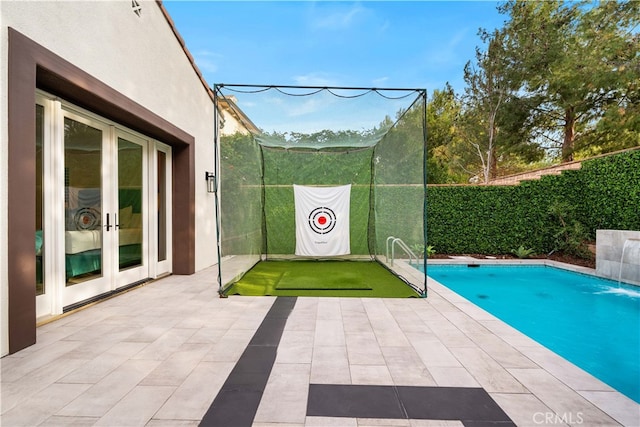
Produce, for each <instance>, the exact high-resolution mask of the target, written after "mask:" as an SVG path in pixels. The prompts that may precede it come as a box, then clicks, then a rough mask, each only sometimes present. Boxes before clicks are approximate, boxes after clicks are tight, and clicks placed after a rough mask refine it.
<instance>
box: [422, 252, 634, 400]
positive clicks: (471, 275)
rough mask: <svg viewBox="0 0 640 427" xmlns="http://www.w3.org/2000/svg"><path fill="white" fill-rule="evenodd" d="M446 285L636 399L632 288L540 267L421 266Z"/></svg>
mask: <svg viewBox="0 0 640 427" xmlns="http://www.w3.org/2000/svg"><path fill="white" fill-rule="evenodd" d="M427 274H428V275H429V276H430V277H432V278H433V279H435V280H437V281H438V282H440V283H441V284H443V285H445V286H446V287H448V288H450V289H451V290H453V291H454V292H456V293H458V294H460V295H462V296H463V297H465V298H466V299H468V300H470V301H471V302H473V303H475V304H476V305H478V306H480V307H482V308H483V309H485V310H486V311H488V312H490V313H491V314H493V315H494V316H496V317H498V318H499V319H501V320H503V321H504V322H506V323H508V324H509V325H511V326H513V327H514V328H516V329H518V330H519V331H521V332H523V333H524V334H526V335H528V336H529V337H531V338H533V339H534V340H536V341H538V342H539V343H540V344H542V345H544V346H546V347H547V348H549V349H551V350H552V351H554V352H555V353H557V354H559V355H561V356H562V357H564V358H565V359H567V360H569V361H571V362H572V363H574V364H575V365H577V366H579V367H581V368H582V369H584V370H585V371H587V372H589V373H590V374H592V375H593V376H595V377H597V378H599V379H600V380H602V381H603V382H605V383H607V384H608V385H610V386H611V387H613V388H615V389H616V390H618V391H620V392H621V393H623V394H625V395H626V396H628V397H630V398H631V399H633V400H635V401H636V402H638V403H640V288H638V287H637V286H632V285H625V284H621V285H618V283H617V282H615V281H612V280H606V279H600V278H597V277H593V276H589V275H585V274H581V273H575V272H571V271H567V270H563V269H560V268H554V267H548V266H496V265H481V266H479V267H475V268H472V267H468V266H466V265H428V266H427Z"/></svg>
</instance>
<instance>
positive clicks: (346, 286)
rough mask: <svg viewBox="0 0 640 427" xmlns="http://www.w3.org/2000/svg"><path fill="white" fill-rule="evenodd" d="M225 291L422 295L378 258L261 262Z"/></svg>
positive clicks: (363, 295)
mask: <svg viewBox="0 0 640 427" xmlns="http://www.w3.org/2000/svg"><path fill="white" fill-rule="evenodd" d="M224 293H225V294H226V295H245V296H259V295H274V296H317V297H320V296H324V297H327V296H331V297H381V298H409V297H418V296H419V295H418V294H417V293H416V292H415V291H414V290H413V289H412V288H411V287H410V286H409V285H407V284H406V283H405V282H403V281H402V280H400V279H399V278H398V277H396V276H395V275H393V274H392V273H391V272H390V271H388V270H387V269H386V268H384V267H383V266H382V265H380V264H379V263H377V262H375V261H306V260H305V261H261V262H259V263H257V264H256V265H255V266H254V267H253V268H252V269H251V270H249V271H248V272H247V273H246V274H245V275H244V276H243V277H242V278H241V279H240V280H238V281H237V282H235V283H234V284H232V285H231V286H230V287H229V288H228V289H227V290H226V291H225V292H224Z"/></svg>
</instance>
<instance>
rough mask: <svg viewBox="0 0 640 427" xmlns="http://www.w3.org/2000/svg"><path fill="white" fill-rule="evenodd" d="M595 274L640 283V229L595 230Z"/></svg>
mask: <svg viewBox="0 0 640 427" xmlns="http://www.w3.org/2000/svg"><path fill="white" fill-rule="evenodd" d="M623 255H624V256H623ZM596 274H597V275H598V276H601V277H606V278H609V279H613V280H618V278H621V280H622V281H623V282H628V283H633V284H635V285H640V231H630V230H597V231H596Z"/></svg>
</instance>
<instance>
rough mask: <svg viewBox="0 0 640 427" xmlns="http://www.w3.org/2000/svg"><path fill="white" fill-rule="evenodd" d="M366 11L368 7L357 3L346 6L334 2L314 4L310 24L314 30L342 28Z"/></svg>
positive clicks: (348, 25) (351, 24)
mask: <svg viewBox="0 0 640 427" xmlns="http://www.w3.org/2000/svg"><path fill="white" fill-rule="evenodd" d="M367 13H368V9H366V8H365V7H363V6H362V5H360V4H358V3H356V4H354V5H351V6H348V7H345V6H344V5H341V4H335V3H330V6H327V5H326V4H324V5H322V6H321V7H315V6H314V8H313V16H312V19H311V22H310V25H311V28H312V29H314V30H344V29H348V28H351V27H352V26H353V25H354V24H355V23H356V22H358V20H359V18H360V17H361V16H363V15H366V14H367Z"/></svg>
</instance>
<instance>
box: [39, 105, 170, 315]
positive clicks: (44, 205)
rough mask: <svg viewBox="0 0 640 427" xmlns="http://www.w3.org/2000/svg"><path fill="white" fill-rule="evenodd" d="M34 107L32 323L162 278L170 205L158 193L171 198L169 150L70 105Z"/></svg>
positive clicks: (165, 266)
mask: <svg viewBox="0 0 640 427" xmlns="http://www.w3.org/2000/svg"><path fill="white" fill-rule="evenodd" d="M38 101H39V103H38V105H37V113H38V112H40V113H41V114H42V128H43V130H42V132H40V133H38V135H37V139H40V140H41V142H42V143H41V145H38V143H37V144H36V147H41V150H40V151H39V155H40V156H41V157H42V159H41V164H42V171H41V176H42V182H41V186H40V189H39V190H37V194H36V198H37V200H38V191H40V192H41V201H40V204H39V205H38V204H37V205H38V206H37V209H38V210H41V221H40V224H38V223H37V224H36V229H37V230H39V232H40V236H39V237H38V236H36V247H37V249H38V244H39V243H40V250H39V251H38V250H37V253H38V254H39V256H38V257H37V260H36V266H37V270H38V271H39V274H37V276H38V284H37V286H38V288H37V289H38V294H39V296H38V297H37V299H36V305H37V316H38V317H41V316H45V315H48V314H57V313H61V312H62V311H63V310H64V309H65V308H68V307H72V306H74V305H76V304H79V303H83V302H86V301H90V300H92V299H93V298H95V297H98V296H100V295H103V294H107V293H109V292H111V291H114V290H117V289H118V288H121V287H123V286H127V285H130V284H134V283H136V282H140V281H143V280H145V279H147V278H149V277H155V276H156V275H157V274H161V273H166V272H170V265H168V263H167V260H169V261H170V245H168V244H167V243H166V242H167V240H166V237H167V232H166V229H170V227H169V226H168V224H170V219H171V217H170V215H169V214H168V212H169V206H170V205H169V204H167V200H166V197H164V198H163V200H161V201H160V197H159V195H160V194H162V193H170V191H167V182H169V183H170V180H168V178H167V175H169V179H170V170H171V168H170V167H168V166H167V165H168V162H170V161H171V156H170V154H171V151H170V148H169V147H166V146H164V145H162V144H160V143H158V142H156V141H153V140H150V139H149V138H146V137H144V136H143V135H139V134H137V133H135V132H132V131H128V130H127V129H124V128H123V127H121V126H118V125H117V124H114V123H110V122H108V121H106V120H102V119H101V118H99V117H95V116H93V115H91V114H90V113H88V112H84V111H82V110H80V109H77V108H74V107H73V106H69V105H65V104H62V103H61V102H59V101H55V100H52V99H47V98H44V97H39V98H38ZM37 123H39V122H38V121H37ZM36 151H38V150H36ZM158 153H160V154H158ZM161 162H162V165H160V163H161ZM160 175H161V177H160ZM36 176H37V180H38V173H36ZM36 187H37V188H38V185H37V186H36ZM169 202H170V201H169ZM160 210H163V212H159V211H160ZM36 216H37V217H38V215H36ZM161 221H162V224H160V222H161ZM36 234H38V232H37V233H36ZM168 241H169V242H170V240H168ZM161 244H164V246H163V248H162V249H163V252H160V251H159V250H158V247H159V246H160V245H161ZM161 254H163V255H164V256H162V257H161V256H159V255H161Z"/></svg>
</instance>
